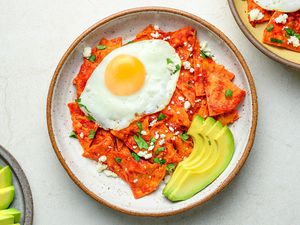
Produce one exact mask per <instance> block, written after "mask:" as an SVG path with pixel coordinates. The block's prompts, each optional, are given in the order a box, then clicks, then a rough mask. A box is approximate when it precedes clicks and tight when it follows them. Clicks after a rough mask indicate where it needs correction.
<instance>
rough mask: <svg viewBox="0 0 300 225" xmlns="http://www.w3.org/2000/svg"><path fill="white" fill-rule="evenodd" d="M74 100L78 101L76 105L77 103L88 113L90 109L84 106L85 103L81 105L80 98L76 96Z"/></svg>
mask: <svg viewBox="0 0 300 225" xmlns="http://www.w3.org/2000/svg"><path fill="white" fill-rule="evenodd" d="M75 102H77V103H78V105H79V107H82V108H84V109H85V110H86V111H87V112H89V113H90V110H88V108H87V107H86V106H85V105H83V104H82V103H81V98H77V99H75Z"/></svg>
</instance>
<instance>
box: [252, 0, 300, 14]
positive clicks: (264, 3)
mask: <svg viewBox="0 0 300 225" xmlns="http://www.w3.org/2000/svg"><path fill="white" fill-rule="evenodd" d="M255 3H257V4H258V5H259V6H260V7H262V8H263V9H266V10H277V11H280V12H295V11H298V10H299V9H300V0H255Z"/></svg>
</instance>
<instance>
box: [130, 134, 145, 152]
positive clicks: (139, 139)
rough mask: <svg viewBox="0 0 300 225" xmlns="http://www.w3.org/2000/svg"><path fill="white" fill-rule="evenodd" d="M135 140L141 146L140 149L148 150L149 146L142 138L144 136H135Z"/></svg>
mask: <svg viewBox="0 0 300 225" xmlns="http://www.w3.org/2000/svg"><path fill="white" fill-rule="evenodd" d="M133 139H134V140H135V142H136V143H137V145H138V146H139V148H140V149H143V148H144V149H148V148H149V146H148V144H147V142H146V141H145V140H144V139H143V138H142V136H141V135H140V134H139V135H138V136H136V135H134V136H133Z"/></svg>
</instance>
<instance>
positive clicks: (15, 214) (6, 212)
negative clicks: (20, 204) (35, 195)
mask: <svg viewBox="0 0 300 225" xmlns="http://www.w3.org/2000/svg"><path fill="white" fill-rule="evenodd" d="M1 215H11V216H13V217H14V223H17V222H20V220H21V212H20V211H19V210H17V209H15V208H10V209H3V210H0V216H1Z"/></svg>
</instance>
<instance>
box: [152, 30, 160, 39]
mask: <svg viewBox="0 0 300 225" xmlns="http://www.w3.org/2000/svg"><path fill="white" fill-rule="evenodd" d="M150 35H151V37H153V38H159V37H160V33H158V32H157V31H156V32H155V33H151V34H150Z"/></svg>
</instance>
